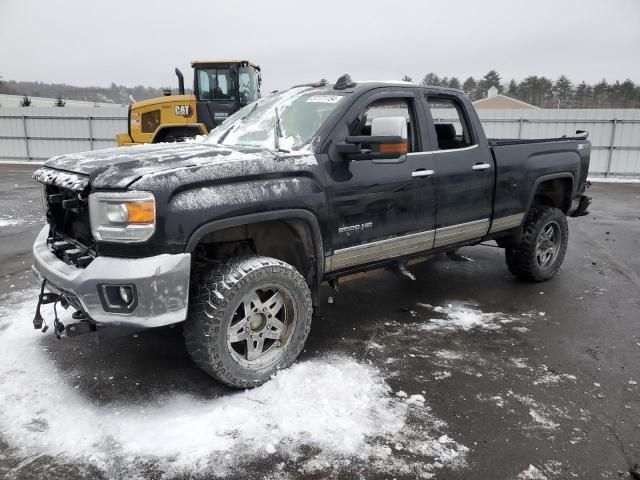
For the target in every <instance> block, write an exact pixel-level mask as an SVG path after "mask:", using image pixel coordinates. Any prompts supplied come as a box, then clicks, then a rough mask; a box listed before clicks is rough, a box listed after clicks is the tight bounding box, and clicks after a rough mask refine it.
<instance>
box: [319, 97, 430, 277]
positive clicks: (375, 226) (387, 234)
mask: <svg viewBox="0 0 640 480" xmlns="http://www.w3.org/2000/svg"><path fill="white" fill-rule="evenodd" d="M380 116H395V117H398V116H404V117H405V118H406V120H407V124H408V142H407V143H408V153H407V154H405V155H402V156H401V157H400V158H398V159H393V160H388V159H387V160H373V159H369V160H358V161H350V160H347V159H346V158H345V157H344V156H343V155H342V154H340V153H339V152H337V150H336V148H335V144H336V143H337V142H341V141H344V139H345V138H346V137H347V136H348V135H370V134H371V131H370V128H371V122H372V119H373V118H376V117H380ZM425 125H426V116H425V112H424V108H423V105H422V104H421V100H420V96H419V93H418V92H417V91H416V89H413V88H407V89H402V88H399V89H397V90H389V89H387V88H385V89H384V92H383V93H376V90H373V91H371V92H368V93H366V94H364V95H363V96H362V97H361V98H360V99H358V100H357V101H356V102H355V103H354V105H353V106H352V107H351V108H350V109H349V110H348V112H347V113H346V114H345V117H344V118H343V120H342V121H341V122H340V124H339V125H338V126H337V127H336V129H335V130H334V134H333V135H332V142H331V145H330V147H329V150H328V152H327V153H328V157H329V161H328V162H327V195H328V201H329V205H330V209H331V215H330V218H331V225H330V229H329V230H330V232H331V241H332V244H333V245H332V246H333V256H332V257H331V258H329V259H328V262H327V265H326V270H327V271H335V270H342V269H345V268H350V267H355V266H358V265H362V264H366V263H372V262H376V261H383V260H386V259H389V258H394V257H399V256H403V255H407V254H412V253H416V252H418V251H423V250H428V249H430V248H432V246H433V236H434V232H433V229H434V223H435V200H436V198H435V188H434V183H433V175H432V174H433V170H434V157H433V156H432V155H429V154H424V153H423V150H424V147H423V145H425V139H424V138H423V132H424V126H425Z"/></svg>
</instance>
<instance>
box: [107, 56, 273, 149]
mask: <svg viewBox="0 0 640 480" xmlns="http://www.w3.org/2000/svg"><path fill="white" fill-rule="evenodd" d="M191 66H192V67H193V95H185V91H184V77H183V75H182V72H180V70H178V69H177V68H176V70H175V72H176V75H177V76H178V94H177V95H172V94H171V90H165V92H164V94H165V96H164V97H158V98H150V99H149V100H143V101H141V102H134V103H133V104H132V105H130V106H129V119H128V132H127V133H118V134H116V142H117V144H118V146H124V145H135V144H138V143H160V142H179V141H183V140H184V139H185V138H191V137H195V136H196V135H205V134H207V133H209V131H210V130H212V129H213V128H215V127H216V126H217V125H218V124H219V123H221V122H223V121H224V120H225V119H226V118H227V117H228V116H229V115H231V114H232V113H234V112H236V111H237V110H239V109H241V108H242V107H244V106H245V105H248V104H249V103H251V102H253V101H254V100H257V99H258V98H260V84H261V81H262V79H261V76H260V67H259V66H258V65H256V64H254V63H251V62H249V61H247V60H214V61H194V62H191Z"/></svg>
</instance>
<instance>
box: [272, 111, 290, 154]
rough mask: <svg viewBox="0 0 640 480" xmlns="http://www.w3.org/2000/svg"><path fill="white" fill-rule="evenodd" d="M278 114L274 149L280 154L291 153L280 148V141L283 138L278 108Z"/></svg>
mask: <svg viewBox="0 0 640 480" xmlns="http://www.w3.org/2000/svg"><path fill="white" fill-rule="evenodd" d="M274 110H275V112H276V124H275V125H274V127H275V135H274V138H273V143H274V147H275V149H276V150H277V151H278V152H283V153H290V151H289V150H285V149H284V148H280V139H281V138H282V125H281V124H280V114H279V113H278V107H274Z"/></svg>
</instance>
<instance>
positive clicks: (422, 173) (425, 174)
mask: <svg viewBox="0 0 640 480" xmlns="http://www.w3.org/2000/svg"><path fill="white" fill-rule="evenodd" d="M434 173H436V172H435V171H433V170H415V171H413V172H411V176H412V177H428V176H430V175H433V174H434Z"/></svg>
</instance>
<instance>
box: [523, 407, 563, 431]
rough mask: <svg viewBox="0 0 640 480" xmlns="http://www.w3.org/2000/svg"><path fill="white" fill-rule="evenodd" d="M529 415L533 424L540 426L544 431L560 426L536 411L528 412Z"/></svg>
mask: <svg viewBox="0 0 640 480" xmlns="http://www.w3.org/2000/svg"><path fill="white" fill-rule="evenodd" d="M529 415H530V416H531V418H532V419H533V421H534V422H536V423H537V424H539V425H541V426H542V427H543V428H545V429H548V430H555V429H556V428H558V427H559V426H560V424H559V423H556V422H554V421H553V420H551V419H550V418H549V417H547V415H545V414H544V413H542V412H539V411H537V410H534V409H531V410H529Z"/></svg>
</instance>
